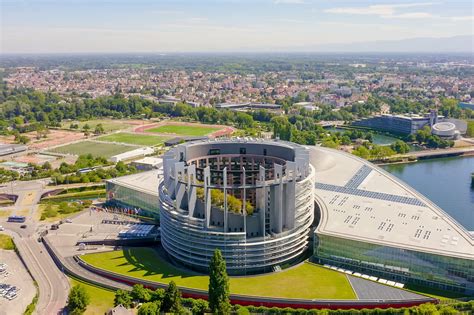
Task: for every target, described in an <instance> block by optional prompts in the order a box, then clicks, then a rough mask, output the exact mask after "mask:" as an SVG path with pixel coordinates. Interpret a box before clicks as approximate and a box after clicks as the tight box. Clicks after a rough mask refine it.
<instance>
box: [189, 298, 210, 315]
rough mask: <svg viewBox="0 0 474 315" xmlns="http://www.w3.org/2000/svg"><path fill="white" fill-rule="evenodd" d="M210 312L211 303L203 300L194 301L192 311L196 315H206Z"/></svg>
mask: <svg viewBox="0 0 474 315" xmlns="http://www.w3.org/2000/svg"><path fill="white" fill-rule="evenodd" d="M208 310H209V303H208V302H207V301H205V300H203V299H197V300H193V306H192V308H191V311H192V312H193V314H195V315H198V314H199V315H200V314H205V313H206V312H207V311H208Z"/></svg>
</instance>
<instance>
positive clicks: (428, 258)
mask: <svg viewBox="0 0 474 315" xmlns="http://www.w3.org/2000/svg"><path fill="white" fill-rule="evenodd" d="M313 260H315V261H317V262H319V263H325V264H330V265H334V266H340V267H343V268H346V269H349V270H352V271H358V272H363V273H367V274H369V275H374V276H378V277H382V278H386V279H390V280H394V281H399V282H402V283H413V284H417V285H424V286H431V287H437V288H440V289H444V290H451V291H459V292H464V291H467V292H474V261H473V260H467V259H460V258H454V257H447V256H441V255H434V254H429V253H424V252H418V251H412V250H406V249H401V248H395V247H389V246H380V245H377V244H370V243H364V242H358V241H354V240H349V239H345V238H339V237H333V236H327V235H319V234H317V233H316V234H315V238H314V256H313Z"/></svg>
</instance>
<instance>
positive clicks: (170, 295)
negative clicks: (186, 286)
mask: <svg viewBox="0 0 474 315" xmlns="http://www.w3.org/2000/svg"><path fill="white" fill-rule="evenodd" d="M161 311H162V312H165V313H174V314H179V313H181V312H182V306H181V292H179V290H178V287H177V286H176V283H175V282H174V281H171V282H170V283H169V285H168V288H166V290H165V295H164V297H163V302H162V304H161Z"/></svg>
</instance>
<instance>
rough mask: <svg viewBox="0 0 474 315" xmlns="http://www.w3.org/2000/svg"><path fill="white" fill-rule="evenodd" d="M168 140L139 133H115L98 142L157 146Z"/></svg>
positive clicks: (99, 138) (101, 138) (103, 137)
mask: <svg viewBox="0 0 474 315" xmlns="http://www.w3.org/2000/svg"><path fill="white" fill-rule="evenodd" d="M166 139H168V138H167V137H160V136H155V135H142V134H137V133H125V132H120V133H114V134H111V135H106V136H102V137H98V138H97V140H100V141H107V142H119V143H128V144H136V145H144V146H156V145H160V144H163V142H164V141H165V140H166Z"/></svg>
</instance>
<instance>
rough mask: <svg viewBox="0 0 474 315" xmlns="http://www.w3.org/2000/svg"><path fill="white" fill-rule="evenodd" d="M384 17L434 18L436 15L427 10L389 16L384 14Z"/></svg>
mask: <svg viewBox="0 0 474 315" xmlns="http://www.w3.org/2000/svg"><path fill="white" fill-rule="evenodd" d="M384 17H386V18H394V19H433V18H436V16H434V15H432V14H431V13H427V12H412V13H402V14H397V15H390V16H384Z"/></svg>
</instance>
